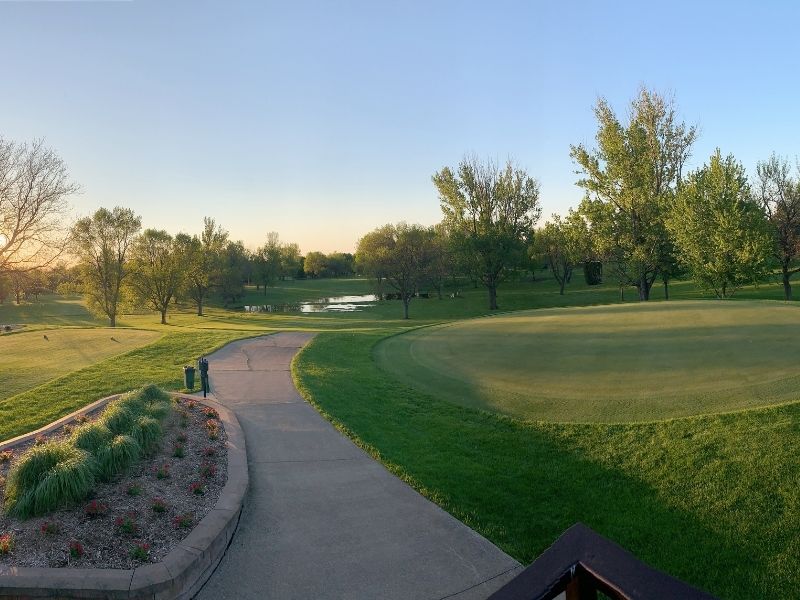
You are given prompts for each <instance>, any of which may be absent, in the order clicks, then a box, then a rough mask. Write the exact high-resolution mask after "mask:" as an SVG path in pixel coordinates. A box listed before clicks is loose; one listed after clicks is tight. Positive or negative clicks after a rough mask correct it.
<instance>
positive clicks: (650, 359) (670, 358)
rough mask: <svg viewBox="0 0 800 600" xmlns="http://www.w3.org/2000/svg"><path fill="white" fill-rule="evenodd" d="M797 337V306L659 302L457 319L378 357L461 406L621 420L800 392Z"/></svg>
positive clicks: (382, 347)
mask: <svg viewBox="0 0 800 600" xmlns="http://www.w3.org/2000/svg"><path fill="white" fill-rule="evenodd" d="M799 338H800V308H798V307H797V306H795V305H784V304H779V303H775V302H759V301H745V302H733V303H732V302H707V301H705V302H700V301H694V302H692V301H687V302H669V303H666V302H660V303H655V304H636V305H624V306H623V305H619V306H594V307H585V308H584V307H581V308H567V309H546V310H535V311H523V312H517V313H513V314H507V315H498V316H495V317H490V318H480V319H471V320H465V321H459V322H455V323H451V324H448V325H444V326H439V327H430V328H424V329H419V330H415V331H412V332H410V333H406V334H404V335H399V336H394V337H391V338H389V339H387V340H385V341H384V342H382V343H380V344H378V345H377V346H376V349H375V358H376V360H377V362H378V364H379V365H380V366H381V367H382V368H383V369H385V370H386V371H388V372H389V373H391V374H392V375H393V376H395V377H397V378H399V379H400V380H402V381H405V382H406V383H408V384H409V385H411V386H412V387H415V388H417V389H419V390H420V391H423V392H427V393H430V394H433V395H436V396H437V397H440V398H442V399H446V400H450V401H451V402H456V403H459V404H463V405H465V406H470V407H474V408H482V409H487V410H494V411H497V412H501V413H505V414H508V415H511V416H515V417H519V418H523V419H535V420H547V421H570V422H618V423H619V422H623V423H624V422H632V421H650V420H658V419H664V418H670V417H680V416H689V415H698V414H709V413H717V412H725V411H731V410H736V409H741V408H748V407H753V406H761V405H766V404H776V403H779V402H782V401H787V400H793V399H796V398H797V397H798V390H799V389H800V372H798V369H797V365H798V364H800V346H798V345H797V344H796V343H795V341H796V340H797V339H799Z"/></svg>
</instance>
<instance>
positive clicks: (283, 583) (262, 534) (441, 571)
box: [198, 333, 521, 600]
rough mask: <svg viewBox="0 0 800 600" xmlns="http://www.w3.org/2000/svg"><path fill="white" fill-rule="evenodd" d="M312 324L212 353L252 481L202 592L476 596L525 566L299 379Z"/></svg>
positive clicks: (211, 598)
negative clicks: (409, 481) (294, 369)
mask: <svg viewBox="0 0 800 600" xmlns="http://www.w3.org/2000/svg"><path fill="white" fill-rule="evenodd" d="M312 337H313V335H310V334H305V333H279V334H275V335H270V336H265V337H260V338H254V339H250V340H242V341H239V342H234V343H232V344H230V345H228V346H226V347H224V348H223V349H221V350H219V351H218V352H216V353H215V354H213V355H211V356H210V357H208V360H209V374H210V379H211V386H212V390H213V392H214V395H215V396H216V398H217V400H219V401H220V402H222V403H223V404H225V405H227V406H230V407H231V408H232V409H233V410H234V411H235V412H236V414H237V416H238V417H239V421H240V422H241V425H242V429H243V430H244V433H245V437H246V439H247V453H248V463H249V465H248V466H249V471H250V490H249V491H248V494H247V496H246V498H245V506H244V510H243V511H242V518H241V521H240V523H239V529H238V531H237V533H236V535H235V536H234V538H233V542H232V544H231V546H230V548H228V551H227V553H226V554H225V556H224V558H223V559H222V562H221V563H220V565H219V568H218V569H217V571H216V572H215V573H214V574H213V575H212V576H211V578H210V579H209V581H208V583H206V585H205V587H204V588H203V589H202V591H201V592H200V594H199V596H198V598H201V599H202V600H219V599H226V598H230V599H233V598H237V599H239V598H259V599H260V598H264V599H269V600H284V599H293V598H298V599H300V598H302V599H304V600H305V599H308V598H317V599H319V598H322V599H325V598H331V599H334V598H335V599H337V600H338V599H347V598H352V599H373V598H374V599H381V600H390V599H394V598H397V599H403V600H408V599H416V598H419V599H422V600H434V599H440V598H452V599H455V600H473V599H474V600H478V599H484V598H486V597H487V596H488V595H489V594H490V593H491V592H493V591H495V590H496V589H497V588H499V587H500V586H501V585H502V584H503V583H505V582H506V581H508V580H509V579H511V578H512V577H513V576H514V575H515V574H516V573H517V572H518V571H519V570H520V569H521V566H520V565H519V563H517V562H516V561H515V560H514V559H512V558H511V557H509V556H508V555H507V554H505V553H504V552H502V551H501V550H500V549H498V548H497V547H496V546H494V545H493V544H492V543H490V542H489V541H488V540H486V539H485V538H483V537H481V536H480V535H478V534H477V533H475V532H474V531H473V530H471V529H470V528H469V527H467V526H466V525H464V524H463V523H461V522H460V521H458V520H456V519H455V518H453V517H452V516H450V515H449V514H448V513H446V512H445V511H443V510H442V509H440V508H439V507H438V506H436V505H435V504H433V503H431V502H429V501H428V500H426V499H425V498H423V497H422V496H420V495H419V494H418V493H417V492H415V491H414V490H413V489H412V488H410V487H409V486H408V485H406V484H405V483H403V482H402V481H401V480H400V479H398V478H397V477H395V476H394V475H392V474H391V473H389V472H388V471H387V470H386V469H384V467H383V466H382V465H380V464H379V463H377V462H376V461H374V460H373V459H372V458H370V456H369V455H367V454H366V453H365V452H363V451H362V450H361V449H360V448H358V447H357V446H355V445H354V444H353V443H352V442H351V441H350V440H348V439H347V438H345V437H344V436H342V435H341V434H340V433H339V432H338V431H336V429H334V428H333V427H332V426H331V425H330V423H328V422H327V421H326V420H325V419H323V418H322V417H320V415H319V414H318V413H317V412H316V411H315V410H314V408H313V407H311V405H309V404H308V403H307V402H305V401H304V400H303V398H302V397H301V396H300V395H299V393H298V392H297V390H296V389H295V387H294V384H293V383H292V378H291V373H290V370H289V365H290V363H291V360H292V357H293V356H294V355H295V354H296V353H297V352H298V351H299V349H300V348H302V347H303V345H305V344H306V343H307V342H308V341H309V340H310V339H311V338H312Z"/></svg>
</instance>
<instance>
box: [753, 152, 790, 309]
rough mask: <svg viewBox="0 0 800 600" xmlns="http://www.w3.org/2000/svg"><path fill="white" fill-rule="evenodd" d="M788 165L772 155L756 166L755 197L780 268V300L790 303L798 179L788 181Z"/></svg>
mask: <svg viewBox="0 0 800 600" xmlns="http://www.w3.org/2000/svg"><path fill="white" fill-rule="evenodd" d="M789 172H790V169H789V164H788V162H787V161H786V160H784V159H780V158H778V157H777V156H775V155H774V154H773V155H772V156H771V157H770V159H769V160H768V161H765V162H759V163H758V165H757V166H756V173H757V180H756V182H755V184H754V186H755V194H756V198H757V200H758V202H759V203H760V205H761V209H762V210H763V211H764V214H765V215H766V217H767V220H768V221H769V224H770V226H771V228H772V233H773V237H774V246H773V250H772V253H773V256H774V257H775V259H776V260H777V261H778V264H779V265H780V267H781V281H782V283H783V296H784V298H785V299H786V300H791V299H792V284H791V282H790V279H791V277H792V275H794V274H795V273H797V272H798V271H800V266H792V264H793V262H794V261H795V259H797V257H798V256H800V179H798V178H794V177H792V176H791V175H790V174H789Z"/></svg>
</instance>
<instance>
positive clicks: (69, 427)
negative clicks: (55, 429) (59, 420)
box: [61, 423, 75, 435]
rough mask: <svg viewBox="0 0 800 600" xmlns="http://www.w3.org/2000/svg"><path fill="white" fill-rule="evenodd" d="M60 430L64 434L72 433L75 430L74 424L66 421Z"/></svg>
mask: <svg viewBox="0 0 800 600" xmlns="http://www.w3.org/2000/svg"><path fill="white" fill-rule="evenodd" d="M61 430H62V431H63V432H64V435H72V432H73V431H75V426H74V425H71V424H69V423H67V424H66V425H64V427H62V428H61Z"/></svg>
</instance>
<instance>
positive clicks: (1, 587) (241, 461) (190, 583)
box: [0, 393, 249, 600]
mask: <svg viewBox="0 0 800 600" xmlns="http://www.w3.org/2000/svg"><path fill="white" fill-rule="evenodd" d="M171 395H172V396H177V397H180V398H186V399H193V400H196V401H197V402H199V403H201V404H205V405H207V406H210V407H212V408H215V409H216V410H217V412H218V413H219V417H220V421H222V423H223V425H224V427H225V433H226V436H227V443H226V445H227V450H228V471H227V473H228V479H227V482H226V483H225V486H224V487H223V488H222V492H221V493H220V497H219V499H218V500H217V503H216V504H215V505H214V508H213V509H211V511H210V512H209V513H208V514H207V515H206V516H205V517H203V519H201V520H200V522H199V523H198V524H197V525H196V526H195V527H194V529H192V531H191V533H189V535H188V536H187V537H185V538H184V539H183V540H182V541H181V542H180V543H179V544H178V545H177V546H175V547H174V548H173V549H172V550H170V552H169V553H168V554H167V555H166V556H165V557H164V559H163V560H162V561H161V562H158V563H152V564H147V565H142V566H139V567H136V568H135V569H66V568H64V569H56V568H31V567H2V566H0V599H6V598H7V599H19V598H59V599H64V600H68V599H69V600H72V599H88V598H107V599H110V600H123V599H125V600H136V599H139V598H142V599H144V598H148V599H153V598H159V599H164V600H167V599H169V600H172V599H181V600H183V599H184V598H186V599H188V598H192V597H193V596H194V595H195V594H196V593H197V592H198V590H199V589H200V588H201V587H202V585H203V584H204V583H205V582H206V580H207V579H208V578H209V577H210V576H211V574H212V573H213V572H214V569H215V568H216V567H217V565H218V564H219V562H220V560H221V559H222V557H223V555H224V554H225V550H226V549H227V547H228V545H229V544H230V542H231V539H232V538H233V534H234V532H235V531H236V527H237V525H238V523H239V517H240V515H241V510H242V503H243V501H244V497H245V494H246V493H247V489H248V486H249V474H248V470H247V448H246V441H245V436H244V433H243V431H242V428H241V426H240V424H239V419H238V418H237V416H236V414H235V413H234V412H233V411H232V410H230V409H229V408H228V407H226V406H224V405H222V404H220V403H218V402H215V401H213V400H211V399H210V398H198V397H197V396H190V395H187V394H178V393H173V394H171ZM118 396H119V394H115V395H114V396H109V397H107V398H103V399H101V400H98V401H97V402H93V403H92V404H90V405H88V406H86V407H84V408H83V409H81V410H79V411H76V412H74V413H72V414H70V415H67V416H66V417H63V418H61V419H59V420H58V421H55V422H54V423H51V424H50V425H47V426H45V427H43V428H41V429H38V430H37V431H35V432H32V433H29V434H25V435H24V436H18V437H16V438H14V439H12V440H8V441H7V442H4V443H3V444H0V450H2V449H5V448H9V447H13V446H18V445H19V444H22V443H24V442H26V441H30V440H31V439H32V438H34V437H35V436H36V435H38V434H40V433H49V432H51V431H53V430H54V429H57V428H58V427H60V426H61V425H63V424H65V423H68V422H69V421H71V420H73V419H74V418H75V417H77V416H80V415H83V414H89V413H91V412H94V411H96V410H98V409H99V408H101V407H102V406H104V405H105V404H107V403H108V402H110V401H111V400H113V399H114V398H116V397H118Z"/></svg>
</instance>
